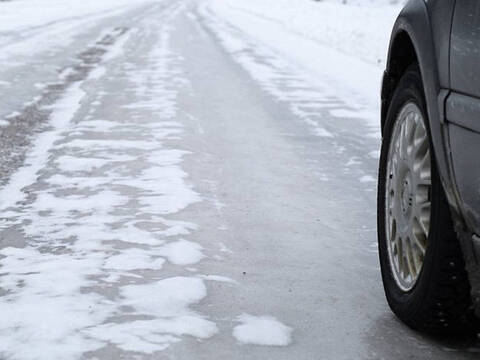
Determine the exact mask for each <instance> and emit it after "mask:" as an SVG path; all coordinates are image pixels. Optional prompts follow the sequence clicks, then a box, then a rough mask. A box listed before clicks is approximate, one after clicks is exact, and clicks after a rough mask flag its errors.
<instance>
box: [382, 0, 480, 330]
mask: <svg viewBox="0 0 480 360" xmlns="http://www.w3.org/2000/svg"><path fill="white" fill-rule="evenodd" d="M381 129H382V145H381V154H380V161H379V177H378V198H377V214H378V216H377V220H378V221H377V226H378V229H377V230H378V245H379V256H380V265H381V266H380V267H381V273H382V280H383V285H384V289H385V294H386V298H387V301H388V304H389V306H390V308H391V309H392V310H393V312H394V313H395V314H396V315H397V316H398V317H399V318H400V319H401V320H402V321H403V322H405V323H406V324H407V325H408V326H410V327H411V328H413V329H416V330H420V331H424V332H428V333H435V334H436V333H458V332H464V331H475V330H477V329H478V318H479V317H478V315H480V1H478V0H456V1H455V0H448V1H447V0H410V1H408V2H407V4H406V5H405V7H404V8H403V10H402V11H401V13H400V15H399V17H398V19H397V20H396V22H395V24H394V27H393V31H392V35H391V40H390V46H389V50H388V60H387V63H386V69H385V72H384V76H383V82H382V91H381Z"/></svg>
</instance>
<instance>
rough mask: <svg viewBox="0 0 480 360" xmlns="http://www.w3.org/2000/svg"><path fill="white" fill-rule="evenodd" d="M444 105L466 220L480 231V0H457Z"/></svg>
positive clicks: (456, 178)
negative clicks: (448, 78) (448, 87)
mask: <svg viewBox="0 0 480 360" xmlns="http://www.w3.org/2000/svg"><path fill="white" fill-rule="evenodd" d="M450 84H451V90H452V91H451V93H450V95H449V96H448V98H447V101H446V105H445V115H446V119H447V125H448V139H449V143H450V148H451V156H452V165H453V171H454V175H455V180H456V185H457V189H458V192H459V195H460V198H461V203H462V208H463V209H462V210H463V213H464V216H465V217H466V219H467V222H469V223H470V225H472V226H473V228H475V229H476V230H475V231H476V232H477V234H478V233H479V232H480V1H479V0H456V4H455V12H454V14H453V25H452V33H451V41H450Z"/></svg>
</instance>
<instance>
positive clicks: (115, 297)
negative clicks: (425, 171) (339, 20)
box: [0, 0, 480, 360]
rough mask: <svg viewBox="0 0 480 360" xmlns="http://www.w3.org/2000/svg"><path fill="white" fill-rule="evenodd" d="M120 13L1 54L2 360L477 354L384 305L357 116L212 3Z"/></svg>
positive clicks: (365, 132) (474, 347) (375, 143)
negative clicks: (47, 42)
mask: <svg viewBox="0 0 480 360" xmlns="http://www.w3.org/2000/svg"><path fill="white" fill-rule="evenodd" d="M102 11H107V10H102ZM109 11H113V10H109ZM114 11H115V13H111V12H110V13H108V14H109V15H108V16H107V15H106V14H105V13H103V12H102V13H101V14H102V15H101V16H100V15H99V14H98V13H97V14H93V15H92V14H89V15H84V16H86V18H89V19H90V21H89V24H93V25H91V26H89V27H85V28H84V27H81V30H78V31H77V32H75V35H71V36H72V39H73V41H72V42H69V43H62V44H60V42H59V43H58V44H56V45H55V46H54V47H53V48H51V49H49V51H42V50H41V49H39V50H38V53H36V54H35V56H33V55H32V61H33V59H35V66H33V69H34V70H35V71H31V67H30V70H29V63H28V62H25V61H24V62H15V61H13V60H12V59H18V57H17V56H18V54H16V53H15V51H10V52H9V54H13V55H12V56H11V57H10V58H8V56H5V61H6V68H5V69H6V70H4V71H3V72H0V75H1V76H2V77H1V78H0V81H1V82H0V90H1V91H2V94H5V96H2V99H1V100H0V108H1V109H2V110H1V111H2V112H3V113H4V114H2V116H4V117H6V121H5V124H3V128H2V129H3V130H2V133H1V134H0V142H2V149H1V150H0V157H1V158H2V165H1V167H0V170H1V171H2V175H3V176H2V178H3V182H2V184H3V187H2V188H1V189H0V208H1V209H2V219H1V222H0V255H1V257H0V266H1V267H0V269H1V270H0V358H1V359H26V360H33V359H39V360H43V359H46V360H53V359H77V358H79V359H439V360H441V359H476V358H477V357H478V352H480V345H479V344H478V343H477V342H476V341H475V339H464V338H463V339H433V338H429V337H425V336H422V335H420V334H417V333H414V332H412V331H411V330H409V329H408V328H406V327H405V326H403V325H402V324H401V323H399V322H398V321H397V320H396V318H395V317H394V316H393V315H392V314H391V312H390V311H389V309H388V306H387V304H386V301H385V299H384V295H383V289H382V285H381V280H380V272H379V266H378V259H377V249H376V231H375V226H376V225H375V211H376V210H375V209H376V207H375V196H376V194H375V191H376V183H375V176H376V167H377V156H378V147H379V140H378V128H375V127H374V126H373V127H372V126H371V123H372V121H365V117H366V116H368V114H371V113H375V111H376V110H375V109H374V108H373V107H372V106H373V105H371V104H370V103H369V102H368V101H365V102H364V103H362V101H360V100H358V101H355V102H353V101H352V98H351V97H349V96H347V95H345V94H346V93H347V91H341V92H339V91H336V90H335V89H336V88H337V86H338V84H333V83H332V78H330V77H329V76H327V75H325V77H322V75H321V74H317V75H318V76H317V77H316V79H315V81H313V80H312V78H311V75H310V74H309V73H308V72H307V71H306V70H305V69H302V68H301V67H300V66H297V65H296V64H294V62H292V60H291V59H289V57H287V56H284V55H282V54H281V53H280V52H278V51H277V50H274V49H273V47H270V46H269V45H267V44H268V43H265V42H262V39H261V38H256V37H255V36H253V35H252V30H251V29H242V28H241V27H236V26H234V25H233V24H232V23H230V22H229V21H227V19H226V18H223V17H222V16H221V14H222V12H217V11H215V7H211V6H209V1H207V0H205V1H203V2H198V1H193V0H192V1H183V2H179V1H171V0H164V1H157V2H143V3H138V4H137V5H136V6H129V7H126V8H125V7H123V8H122V9H120V10H119V9H116V10H114ZM91 16H93V17H94V20H93V19H92V18H90V17H91ZM86 18H82V17H80V18H79V19H76V20H75V21H82V19H84V20H85V19H86ZM252 21H254V20H252ZM255 21H258V20H255ZM68 23H69V24H71V22H68ZM52 24H53V25H52ZM52 24H49V25H46V28H45V29H47V30H45V29H44V28H42V27H41V28H40V30H38V29H36V30H35V34H36V36H39V37H41V36H43V35H42V34H44V35H45V34H48V33H50V31H53V30H52V28H51V26H57V25H58V23H57V22H53V23H52ZM78 26H81V25H80V24H78ZM272 26H273V25H272ZM272 29H273V28H272ZM43 31H47V33H43ZM55 31H61V29H56V30H55ZM272 31H273V30H272ZM266 34H268V32H267V31H265V34H263V35H262V36H266ZM12 36H13V35H12ZM45 36H47V35H45ZM27 38H28V37H27ZM20 43H21V42H20ZM1 46H10V45H1V43H0V51H1V49H2V48H1ZM20 48H21V47H20ZM20 50H21V49H20ZM20 50H19V51H20ZM66 54H68V56H67V55H66ZM24 56H25V57H26V58H22V59H23V60H25V59H27V60H28V59H29V58H28V54H24ZM42 64H43V66H42ZM58 69H61V70H62V71H61V72H60V73H59V74H58V72H57V70H58ZM7 70H8V71H7ZM350 70H351V69H350ZM326 73H328V71H326ZM35 83H36V84H37V85H36V86H31V85H32V84H35ZM2 84H3V85H2ZM27 84H30V86H27ZM2 86H3V87H2ZM367 88H368V87H367ZM4 89H7V90H4ZM8 89H10V90H9V91H8ZM366 114H367V115H366Z"/></svg>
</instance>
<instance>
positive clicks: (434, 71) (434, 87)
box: [381, 0, 459, 215]
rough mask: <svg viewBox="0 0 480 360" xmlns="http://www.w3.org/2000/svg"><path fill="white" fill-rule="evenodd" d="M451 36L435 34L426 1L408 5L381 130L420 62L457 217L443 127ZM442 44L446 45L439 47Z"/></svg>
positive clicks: (392, 58) (385, 88)
mask: <svg viewBox="0 0 480 360" xmlns="http://www.w3.org/2000/svg"><path fill="white" fill-rule="evenodd" d="M433 21H434V22H435V21H436V20H435V19H434V20H433ZM433 25H437V24H433ZM446 34H448V38H447V41H448V43H447V44H446V46H445V44H443V42H445V37H446V36H447V35H446ZM449 34H450V31H448V32H447V33H444V34H443V38H439V36H438V34H434V33H433V31H432V19H431V18H430V15H429V11H428V9H427V6H426V4H425V2H424V1H423V0H410V1H409V2H408V3H407V5H406V6H405V8H404V9H403V10H402V12H401V13H400V15H399V17H398V19H397V21H396V22H395V25H394V27H393V31H392V36H391V40H390V47H389V51H388V59H387V67H386V70H385V74H384V77H383V83H382V93H381V100H382V111H381V127H382V133H383V126H384V125H385V120H386V116H387V111H388V107H389V105H390V101H391V97H392V95H393V92H394V91H395V88H396V86H397V85H398V82H399V81H400V78H401V77H402V75H403V73H404V71H405V70H406V69H407V68H408V66H409V65H410V64H412V63H413V62H415V61H416V62H417V63H418V66H419V68H420V75H421V78H422V82H423V90H424V95H425V100H426V105H427V112H428V119H429V127H430V133H431V138H432V143H433V150H434V156H435V160H436V164H437V170H438V172H439V175H440V179H441V181H442V184H443V187H444V189H445V193H446V195H447V199H448V201H449V203H450V205H451V207H452V210H454V211H453V212H454V213H455V215H457V214H458V213H459V211H458V209H459V207H458V195H457V193H456V190H455V189H456V188H455V182H454V178H453V176H452V174H453V173H452V170H451V162H450V159H449V156H448V154H449V151H448V142H447V141H446V140H445V136H444V129H443V126H442V124H443V123H444V102H445V99H446V97H447V96H448V93H449V90H448V87H449V68H448V64H449V62H448V52H449V45H450V44H449ZM440 42H442V44H439V43H440ZM444 58H446V59H444Z"/></svg>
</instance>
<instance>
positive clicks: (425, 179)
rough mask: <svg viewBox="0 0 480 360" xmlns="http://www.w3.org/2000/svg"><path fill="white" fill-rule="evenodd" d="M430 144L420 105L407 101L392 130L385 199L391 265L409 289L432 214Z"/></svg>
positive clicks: (417, 272) (418, 268)
mask: <svg viewBox="0 0 480 360" xmlns="http://www.w3.org/2000/svg"><path fill="white" fill-rule="evenodd" d="M431 187H432V180H431V159H430V143H429V138H428V133H427V129H426V127H425V122H424V119H423V115H422V112H421V110H420V109H419V107H418V106H417V105H416V104H415V103H413V102H408V103H406V104H405V105H404V106H403V107H402V109H401V110H400V112H399V114H398V116H397V119H396V121H395V125H394V128H393V132H392V138H391V141H390V147H389V151H388V158H387V181H386V190H385V191H386V194H385V195H386V198H385V199H386V201H385V214H386V216H385V222H386V224H385V225H386V237H387V248H388V256H389V262H390V267H391V270H392V273H393V276H394V278H395V281H396V283H397V285H398V286H399V287H400V289H402V290H403V291H409V290H411V289H412V288H413V287H414V286H415V284H416V283H417V280H418V278H419V276H420V273H421V270H422V268H423V263H424V260H425V253H426V249H427V245H428V234H429V231H430V215H431V199H430V194H431Z"/></svg>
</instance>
